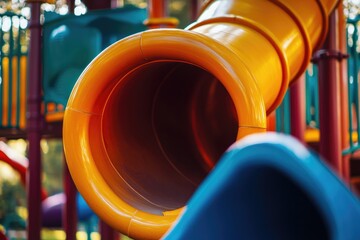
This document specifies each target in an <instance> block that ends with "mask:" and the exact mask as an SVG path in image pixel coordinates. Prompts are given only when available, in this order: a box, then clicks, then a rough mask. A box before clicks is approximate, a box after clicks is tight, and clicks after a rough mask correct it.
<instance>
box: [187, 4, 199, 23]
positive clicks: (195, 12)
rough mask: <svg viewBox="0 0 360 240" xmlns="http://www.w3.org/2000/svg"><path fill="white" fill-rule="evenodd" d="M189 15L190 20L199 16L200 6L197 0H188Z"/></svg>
mask: <svg viewBox="0 0 360 240" xmlns="http://www.w3.org/2000/svg"><path fill="white" fill-rule="evenodd" d="M190 4H191V5H190V6H191V7H190V11H191V12H190V16H191V20H192V21H195V20H196V19H198V17H199V11H200V6H201V2H200V1H199V0H190Z"/></svg>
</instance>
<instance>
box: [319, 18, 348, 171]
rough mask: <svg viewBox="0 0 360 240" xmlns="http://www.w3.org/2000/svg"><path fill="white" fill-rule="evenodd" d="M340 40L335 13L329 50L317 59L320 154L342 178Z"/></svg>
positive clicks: (332, 20) (327, 41) (324, 51)
mask: <svg viewBox="0 0 360 240" xmlns="http://www.w3.org/2000/svg"><path fill="white" fill-rule="evenodd" d="M338 39H339V33H338V13H337V11H334V12H333V13H332V14H331V16H330V22H329V32H328V36H327V40H326V43H325V49H322V50H320V51H318V52H317V53H316V54H315V56H314V60H315V61H317V63H318V67H319V105H320V106H319V107H320V111H319V117H320V154H321V155H322V156H323V157H324V158H325V160H326V161H327V162H328V163H329V164H330V166H332V167H333V169H334V170H335V171H336V172H337V173H338V174H339V175H340V176H341V175H342V164H341V134H340V133H341V132H340V130H341V128H340V119H341V111H340V86H339V85H340V71H339V61H340V60H341V59H343V58H344V57H345V56H344V54H342V53H341V52H339V42H338Z"/></svg>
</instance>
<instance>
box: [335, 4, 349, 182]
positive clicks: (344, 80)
mask: <svg viewBox="0 0 360 240" xmlns="http://www.w3.org/2000/svg"><path fill="white" fill-rule="evenodd" d="M337 11H338V15H339V22H338V24H339V48H340V51H341V52H343V53H345V52H347V39H346V36H347V35H346V17H345V15H344V7H343V5H342V4H339V7H338V9H337ZM340 93H341V98H340V100H341V103H340V104H341V124H340V125H341V132H342V138H341V149H348V148H349V147H350V143H349V110H348V105H349V102H348V94H349V93H348V67H347V61H342V62H341V63H340ZM350 121H351V119H350ZM350 134H351V133H350ZM342 170H343V178H344V180H345V182H347V183H348V184H350V155H345V156H343V157H342Z"/></svg>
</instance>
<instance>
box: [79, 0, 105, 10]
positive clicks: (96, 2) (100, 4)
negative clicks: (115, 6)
mask: <svg viewBox="0 0 360 240" xmlns="http://www.w3.org/2000/svg"><path fill="white" fill-rule="evenodd" d="M83 2H84V3H85V5H86V7H87V8H88V9H89V10H98V9H110V8H111V2H112V0H85V1H83Z"/></svg>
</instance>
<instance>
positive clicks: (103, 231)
mask: <svg viewBox="0 0 360 240" xmlns="http://www.w3.org/2000/svg"><path fill="white" fill-rule="evenodd" d="M100 236H101V239H104V240H117V239H119V233H118V232H116V231H115V230H114V229H113V228H111V227H110V226H109V225H107V224H106V223H105V222H103V221H100Z"/></svg>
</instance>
